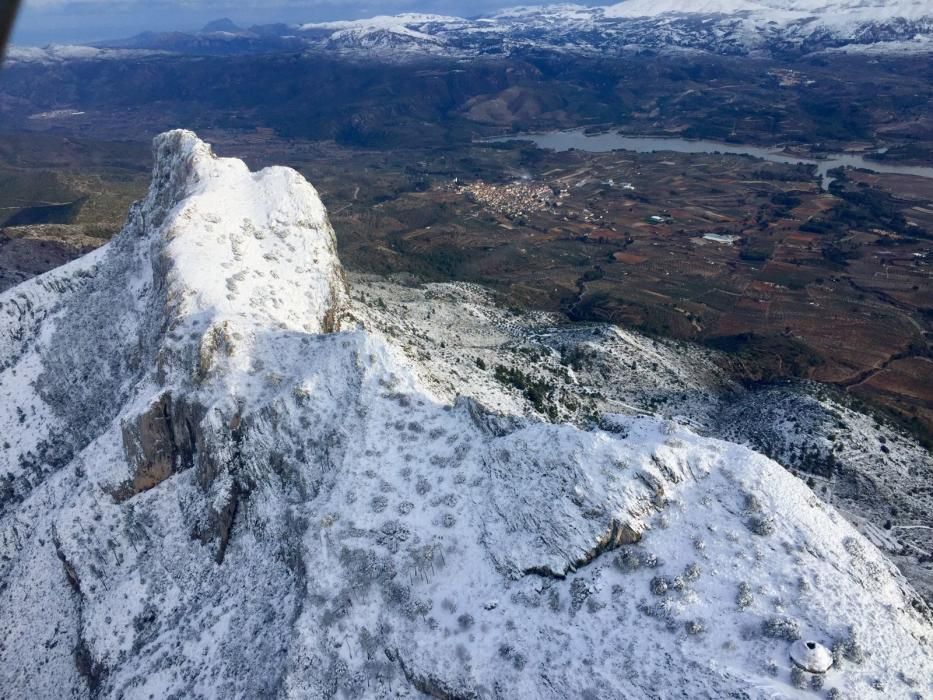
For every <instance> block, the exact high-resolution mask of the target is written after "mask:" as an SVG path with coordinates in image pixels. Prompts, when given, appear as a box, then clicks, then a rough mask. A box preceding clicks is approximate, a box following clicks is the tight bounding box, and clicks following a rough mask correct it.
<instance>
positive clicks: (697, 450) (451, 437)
mask: <svg viewBox="0 0 933 700" xmlns="http://www.w3.org/2000/svg"><path fill="white" fill-rule="evenodd" d="M361 285H362V288H361V289H360V290H359V292H358V295H359V296H358V298H357V299H350V298H349V296H348V295H347V294H346V292H345V290H344V284H343V279H342V274H341V271H340V266H339V261H338V260H337V257H336V253H335V252H334V239H333V234H332V231H331V229H330V225H329V224H328V222H327V216H326V213H325V211H324V208H323V206H322V204H321V202H320V199H319V198H318V197H317V195H316V193H315V192H314V190H313V188H312V187H311V186H310V185H308V184H307V183H306V182H305V181H304V180H303V178H301V176H300V175H298V174H297V173H295V172H294V171H291V170H288V169H284V168H268V169H265V170H262V171H260V172H257V173H251V172H249V170H248V168H247V167H246V166H245V165H244V164H243V163H241V162H240V161H237V160H233V159H225V158H216V157H215V156H213V154H212V153H211V151H210V149H209V147H207V146H206V145H205V144H203V143H202V142H200V141H199V140H198V139H197V138H196V137H195V136H194V135H193V134H191V133H190V132H183V131H176V132H170V133H168V134H165V135H163V136H160V137H159V138H157V139H156V142H155V166H154V170H153V184H152V188H151V190H150V192H149V194H148V196H147V197H146V198H145V199H144V200H143V201H142V202H140V203H139V204H137V205H135V206H134V208H133V210H132V211H131V213H130V216H129V218H128V220H127V225H126V227H125V229H124V230H123V232H121V233H120V234H119V235H118V236H117V237H116V238H115V239H114V240H113V241H112V242H111V243H109V244H108V245H107V246H105V247H104V248H103V249H101V250H100V251H98V252H96V253H94V254H92V255H90V256H88V257H85V258H82V259H79V260H77V261H75V262H74V263H71V264H70V265H67V266H65V267H63V268H60V269H58V270H56V271H53V272H52V273H49V274H47V275H44V276H41V277H38V278H35V279H34V280H31V281H30V282H27V283H25V284H23V285H20V286H19V287H16V288H13V289H12V290H9V291H8V292H6V293H5V294H3V295H0V350H2V351H3V353H2V354H0V436H2V438H3V442H2V444H0V479H2V480H0V584H2V585H0V638H2V639H3V643H2V644H0V687H3V688H4V690H5V691H7V692H8V693H9V694H10V695H13V696H17V697H41V698H44V697H61V696H68V697H91V696H94V697H124V698H145V697H150V696H155V697H169V696H183V697H189V696H197V695H213V696H217V697H295V698H309V697H313V698H318V697H358V698H371V697H375V698H388V697H411V698H415V697H425V696H431V697H448V698H477V697H512V698H532V697H534V698H539V697H542V698H564V697H607V698H609V697H639V696H648V695H663V696H685V695H690V696H694V697H695V696H709V697H721V696H725V695H735V696H738V695H744V696H752V697H770V696H774V695H777V694H781V695H785V696H792V695H793V694H795V693H797V692H798V687H799V685H800V683H801V682H805V683H811V682H814V681H812V680H811V679H808V678H806V677H804V676H802V675H801V674H802V673H803V672H802V671H799V670H798V671H797V672H794V671H793V670H792V669H793V668H794V667H793V665H792V662H791V660H790V656H789V654H790V649H791V646H790V643H791V642H792V641H794V640H796V639H798V638H801V637H802V638H804V639H806V640H812V641H814V643H815V644H822V645H823V646H825V647H827V648H833V649H834V652H835V654H834V663H833V666H832V667H831V668H830V670H829V671H827V672H826V673H825V675H820V676H819V677H818V678H819V680H821V681H823V680H825V682H826V683H827V684H831V685H832V686H833V687H838V688H840V689H842V690H843V691H844V692H845V693H846V694H847V695H851V696H853V697H861V696H864V695H865V694H866V693H868V692H869V689H871V688H877V687H878V685H881V686H882V687H884V688H886V689H888V690H889V692H890V693H892V694H895V695H896V694H905V695H906V694H907V693H908V692H911V690H910V689H912V688H916V689H917V690H919V691H922V692H926V691H929V690H930V689H931V688H930V682H931V681H930V679H931V678H933V655H931V651H930V625H929V620H928V619H926V618H925V617H924V612H923V611H924V610H925V609H924V608H923V605H922V604H921V603H919V602H918V600H917V598H916V595H915V594H914V593H913V591H912V590H911V588H910V586H909V585H908V584H907V583H906V582H905V580H904V579H903V577H901V576H900V574H899V573H898V572H897V570H896V569H895V568H894V567H893V565H892V564H891V563H890V562H888V561H887V560H886V559H885V558H884V557H883V556H882V555H881V553H880V552H878V551H877V550H876V549H875V548H874V547H873V546H872V545H871V544H870V543H869V542H868V541H867V540H865V539H864V538H863V537H862V536H861V535H859V534H858V532H857V531H856V530H855V529H854V528H853V527H851V526H850V525H849V524H848V523H847V522H846V521H845V520H843V519H842V518H841V516H840V515H839V514H838V513H837V512H836V511H835V510H834V509H833V508H832V507H831V506H828V505H826V504H824V503H821V502H820V501H819V499H818V498H817V497H816V496H815V495H814V494H813V492H811V491H810V490H809V489H808V488H807V487H806V485H804V483H803V482H802V481H800V480H799V479H797V478H795V477H793V476H791V475H790V474H788V473H787V472H786V471H785V470H784V469H783V468H782V467H780V466H779V465H778V464H776V463H774V462H773V461H771V460H769V459H766V458H765V457H763V456H761V455H760V454H756V453H754V452H752V451H750V450H749V449H747V448H745V447H741V446H739V445H736V444H732V443H728V442H723V441H719V440H714V439H709V438H703V437H700V436H698V435H696V434H694V433H692V432H691V431H689V430H687V429H685V428H683V427H681V426H679V425H677V424H676V423H674V422H671V421H663V420H660V419H659V418H657V417H651V416H642V417H637V418H636V417H631V416H624V415H619V414H616V413H612V412H606V413H605V414H604V415H602V416H600V417H599V418H600V420H599V425H600V426H601V427H600V428H596V427H593V426H592V425H589V426H583V425H573V424H569V423H559V422H556V417H557V416H559V415H561V413H560V411H559V410H558V408H557V407H554V406H548V405H547V402H546V401H545V399H546V398H547V397H549V396H551V395H554V394H556V390H555V389H553V388H548V385H547V384H546V383H545V380H544V379H543V378H542V377H541V376H539V375H538V374H536V373H535V372H536V368H535V366H534V363H529V362H528V361H527V355H522V357H523V360H522V362H521V364H519V363H516V362H507V361H506V360H504V359H502V357H500V356H497V355H496V353H495V349H494V348H495V347H496V346H495V344H494V339H495V338H497V337H501V336H503V335H505V334H507V333H508V332H509V328H514V327H515V323H516V318H515V317H513V316H509V317H508V318H507V320H505V321H503V322H502V323H501V324H497V322H495V321H494V319H496V318H500V317H502V318H505V317H504V316H502V314H501V312H499V311H497V310H496V309H495V308H494V307H493V305H492V304H491V302H490V301H489V299H488V297H485V296H484V295H483V293H482V292H480V291H478V290H476V289H475V288H472V287H469V286H465V285H436V286H434V287H432V288H430V289H428V290H426V291H425V290H422V291H421V292H419V293H421V294H422V296H423V298H424V299H425V300H436V302H433V301H432V302H430V303H428V302H427V301H426V302H425V303H427V304H428V308H427V309H426V311H425V314H424V316H423V318H421V319H420V320H421V321H422V322H423V323H425V324H427V326H426V328H427V330H426V331H418V330H417V328H416V327H415V326H414V325H412V323H410V319H406V317H405V314H410V313H414V311H411V310H409V304H408V303H407V302H406V303H402V304H399V305H397V306H395V307H394V309H395V310H394V311H393V310H388V311H387V307H386V305H385V303H384V302H382V300H381V298H380V299H379V302H378V303H376V302H368V301H367V300H370V299H373V298H374V297H376V296H377V295H382V294H385V295H389V294H400V293H401V292H399V291H398V290H395V291H393V289H392V286H391V285H389V284H388V283H386V282H385V281H377V282H372V283H370V284H369V286H367V283H365V281H364V282H361ZM407 292H408V293H411V294H414V292H412V291H411V290H407ZM413 306H416V307H417V304H413ZM435 314H437V315H436V316H435ZM341 316H345V317H346V319H347V322H346V323H343V324H341V323H338V318H339V317H341ZM351 317H352V318H353V319H355V321H356V323H355V324H353V325H351V323H350V319H351ZM463 319H471V320H472V321H473V322H474V323H475V325H476V326H477V327H478V328H479V329H480V330H481V333H480V334H479V337H478V338H475V339H474V341H473V342H471V343H469V344H467V343H464V342H463V338H462V337H461V335H460V330H459V329H465V328H466V325H464V324H463ZM591 330H592V329H591ZM558 335H559V332H555V333H554V334H552V337H556V336H558ZM435 337H443V338H445V339H446V341H447V342H446V343H445V342H440V343H436V344H435V345H433V346H432V351H431V352H427V351H425V350H424V348H425V346H424V345H423V343H425V342H428V341H430V340H431V339H432V338H435ZM565 337H568V341H567V342H568V343H569V342H570V340H569V336H565ZM581 337H583V336H581ZM601 339H602V340H601ZM455 344H459V345H455ZM484 349H485V351H486V353H487V354H486V355H485V357H486V358H487V360H488V361H489V365H487V364H486V362H485V361H483V360H482V357H481V356H480V355H479V354H476V353H478V352H480V351H481V350H484ZM565 349H566V350H567V352H568V353H572V352H577V353H585V354H592V353H596V354H597V355H599V356H603V357H604V362H605V364H606V366H607V367H612V368H614V371H624V369H623V370H620V369H619V368H625V367H629V366H631V367H632V368H633V371H634V366H635V363H636V361H637V364H638V365H639V366H645V365H651V364H660V360H661V359H664V358H666V359H665V362H668V363H669V364H675V363H676V362H678V360H677V359H676V357H675V356H674V355H673V354H671V351H670V350H669V349H668V350H667V351H665V352H667V353H668V354H666V355H664V354H659V352H661V350H660V348H659V346H658V345H656V344H652V343H651V342H650V341H647V340H646V339H643V338H640V337H638V336H635V335H634V334H629V333H627V332H625V331H623V330H621V329H611V328H610V329H602V330H598V329H596V332H595V333H587V334H585V340H581V341H578V344H577V345H574V346H573V347H568V348H565ZM535 352H536V353H537V352H539V351H538V350H536V351H535ZM540 352H545V353H548V352H551V350H541V351H540ZM553 352H557V350H554V351H553ZM562 352H563V351H562ZM432 353H436V354H437V356H438V357H432ZM503 354H504V351H503ZM516 354H517V353H516ZM500 362H502V363H503V364H499V363H500ZM686 367H687V365H685V368H686ZM659 371H660V370H659ZM684 371H685V372H686V369H685V370H684ZM561 376H562V379H561V381H562V382H563V384H564V386H565V387H566V389H567V391H568V392H572V391H576V393H575V394H573V397H574V398H573V401H574V402H576V403H579V402H582V401H585V400H588V399H587V397H588V396H592V395H593V394H594V393H596V391H597V389H599V390H604V388H603V387H602V386H601V385H600V386H595V385H594V386H577V387H575V382H576V379H575V374H574V373H573V372H571V369H570V368H569V366H567V367H563V374H562V375H561ZM617 381H619V382H620V383H624V382H625V381H626V378H625V377H624V376H620V377H618V379H617ZM548 400H549V399H548ZM545 415H548V416H551V420H546V419H545V418H544V416H545ZM814 678H816V676H814Z"/></svg>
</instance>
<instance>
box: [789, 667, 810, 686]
mask: <svg viewBox="0 0 933 700" xmlns="http://www.w3.org/2000/svg"><path fill="white" fill-rule="evenodd" d="M790 682H791V684H792V685H793V686H794V687H795V688H800V690H803V689H805V688H806V687H807V685H808V683H807V674H806V673H804V672H803V669H802V668H800V667H799V666H794V667H793V668H792V669H791V670H790Z"/></svg>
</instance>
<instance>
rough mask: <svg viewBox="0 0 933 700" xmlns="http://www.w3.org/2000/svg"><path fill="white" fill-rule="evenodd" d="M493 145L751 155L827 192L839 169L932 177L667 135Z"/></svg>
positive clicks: (550, 138)
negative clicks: (808, 169)
mask: <svg viewBox="0 0 933 700" xmlns="http://www.w3.org/2000/svg"><path fill="white" fill-rule="evenodd" d="M488 141H491V142H503V141H531V142H532V143H534V144H535V145H536V146H538V147H539V148H547V149H549V150H553V151H568V150H570V149H571V148H576V149H578V150H580V151H589V152H592V153H606V152H609V151H617V150H622V151H634V152H636V153H655V152H658V151H674V152H676V153H704V154H717V153H727V154H730V155H740V156H751V157H753V158H760V159H761V160H766V161H768V162H770V163H788V164H791V165H794V164H797V163H803V164H806V165H813V166H816V174H817V177H818V178H819V180H820V187H822V188H823V189H824V190H825V189H827V188H828V187H829V184H830V183H831V182H832V181H833V178H832V177H830V176H829V171H830V170H833V169H835V168H838V167H840V166H841V167H846V168H863V169H865V170H870V171H872V172H875V173H896V174H900V175H916V176H918V177H927V178H933V167H924V166H919V165H892V164H888V163H883V162H879V161H874V160H868V159H867V158H865V157H864V156H861V155H856V154H851V153H827V154H826V155H825V157H823V158H820V159H816V158H803V157H801V156H795V155H789V154H786V153H780V152H776V151H772V150H770V149H767V148H762V147H759V146H741V145H737V144H732V143H720V142H718V141H694V140H689V139H680V138H670V137H666V136H625V135H623V134H616V133H610V132H607V133H602V134H587V133H585V132H584V130H583V129H572V130H570V131H551V132H547V133H542V134H520V135H517V136H502V137H499V138H493V139H488Z"/></svg>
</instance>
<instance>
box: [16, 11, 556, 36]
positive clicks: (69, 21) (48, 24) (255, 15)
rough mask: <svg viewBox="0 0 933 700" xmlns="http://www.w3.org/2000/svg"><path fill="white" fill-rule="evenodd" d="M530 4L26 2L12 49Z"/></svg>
mask: <svg viewBox="0 0 933 700" xmlns="http://www.w3.org/2000/svg"><path fill="white" fill-rule="evenodd" d="M522 4H526V5H529V4H545V3H543V2H541V3H538V2H531V1H530V0H524V1H522V0H241V1H240V2H236V1H235V0H23V8H22V10H21V11H20V16H19V19H18V20H17V23H16V26H15V28H14V34H13V43H15V44H19V45H44V44H48V43H53V42H54V43H69V42H72V43H73V42H87V41H94V40H95V39H117V38H123V37H127V36H131V35H133V34H138V33H139V32H143V31H167V30H173V29H178V30H192V29H199V28H200V27H202V26H203V25H204V24H205V23H207V22H209V21H211V20H213V19H219V18H221V17H229V18H230V19H232V20H233V21H234V22H236V23H238V24H241V25H246V26H249V25H250V24H262V23H266V24H268V23H271V22H315V21H321V20H328V19H352V18H357V17H371V16H373V15H378V14H396V13H398V12H436V13H439V14H454V15H458V16H472V15H476V14H480V13H482V12H487V11H489V10H492V9H494V8H497V7H509V6H514V5H522Z"/></svg>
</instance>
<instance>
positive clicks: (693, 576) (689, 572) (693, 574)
mask: <svg viewBox="0 0 933 700" xmlns="http://www.w3.org/2000/svg"><path fill="white" fill-rule="evenodd" d="M701 573H702V572H701V571H700V566H699V565H698V564H697V563H696V562H694V563H693V564H688V565H687V568H686V569H684V579H686V580H687V581H697V580H699V578H700V574H701Z"/></svg>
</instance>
